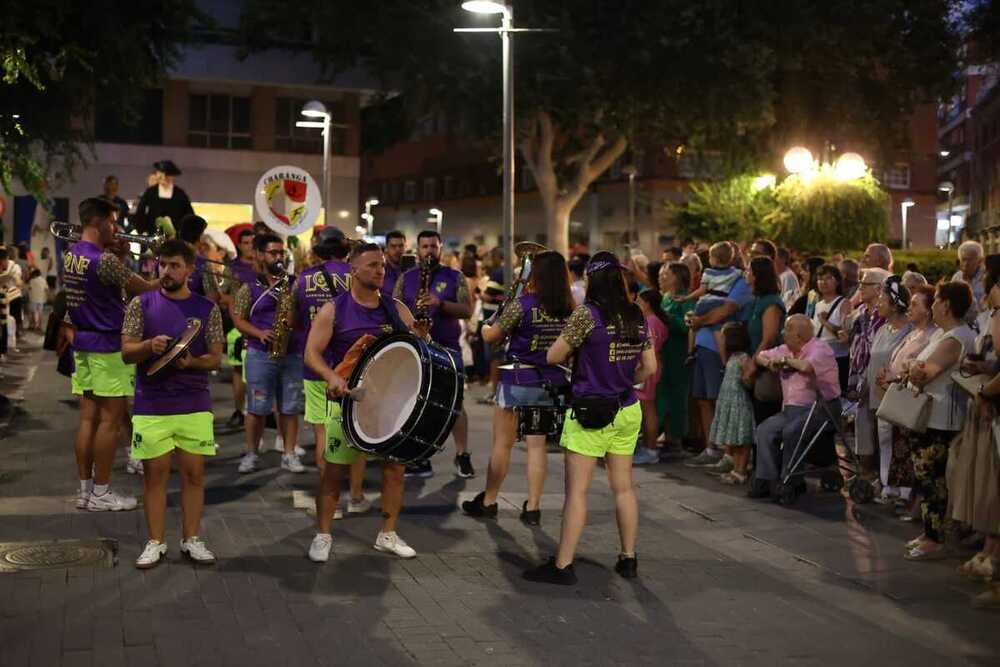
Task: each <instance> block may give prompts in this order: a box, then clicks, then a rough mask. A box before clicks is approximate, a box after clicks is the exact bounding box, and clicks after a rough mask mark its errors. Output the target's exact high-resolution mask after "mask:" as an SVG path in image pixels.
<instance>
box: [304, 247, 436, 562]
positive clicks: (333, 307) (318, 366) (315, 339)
mask: <svg viewBox="0 0 1000 667" xmlns="http://www.w3.org/2000/svg"><path fill="white" fill-rule="evenodd" d="M384 280H385V256H384V255H383V254H382V248H381V247H379V246H378V245H377V244H375V243H362V244H360V245H358V246H356V247H355V248H354V250H353V251H352V253H351V287H350V290H348V291H346V292H343V293H341V294H339V295H338V296H337V297H336V298H335V299H334V300H333V301H332V302H329V303H327V304H326V305H324V306H323V307H322V308H321V309H320V311H319V313H317V315H316V318H315V319H314V320H313V324H312V328H311V329H310V331H309V338H308V340H307V341H306V352H305V360H306V364H308V366H309V368H311V369H312V370H313V371H314V372H315V373H316V374H317V375H319V376H320V377H321V378H323V380H325V381H326V386H327V391H328V393H329V394H330V396H332V397H333V398H334V399H339V398H342V397H343V396H345V395H346V394H347V391H348V388H347V381H346V380H345V379H344V378H343V377H341V376H340V375H339V374H338V373H337V372H336V371H335V370H334V369H335V368H336V367H337V365H338V364H339V363H340V362H341V361H343V360H344V357H345V356H346V355H347V353H348V352H349V351H352V349H351V348H352V347H353V346H354V345H355V343H358V342H359V341H363V340H364V339H365V338H366V337H367V340H368V341H372V340H374V339H375V338H377V337H379V336H382V335H384V334H389V333H392V332H393V331H396V330H400V329H404V330H405V329H413V326H414V322H413V317H412V315H410V312H409V311H408V310H407V309H406V307H405V306H402V305H401V304H397V303H395V302H394V301H393V300H392V299H390V298H388V297H386V296H384V295H382V294H381V289H382V284H383V281H384ZM421 335H423V334H421ZM362 344H363V343H362ZM357 349H358V348H355V349H354V350H353V351H352V352H356V351H357ZM367 400H371V401H377V400H378V397H377V396H370V397H367ZM340 416H341V409H340V403H339V402H331V404H330V413H329V419H328V421H327V422H326V425H327V429H326V442H327V444H326V448H325V450H324V454H323V456H324V459H325V460H326V464H327V465H326V466H325V467H324V468H323V471H322V477H321V479H320V487H319V491H318V492H317V493H316V527H317V529H316V537H314V538H313V541H312V544H310V546H309V559H310V560H312V561H314V562H317V563H324V562H326V561H327V560H328V559H329V557H330V549H331V548H332V547H333V537H332V536H331V535H330V524H331V522H332V521H333V514H334V510H335V508H336V507H337V501H338V499H339V497H340V487H341V483H342V482H343V479H344V475H345V474H347V472H348V470H350V468H351V466H352V465H353V464H354V462H355V461H357V460H358V459H360V458H362V457H363V456H364V454H363V453H362V452H361V451H360V450H357V449H354V448H353V447H351V446H350V445H349V444H348V443H347V440H346V439H345V438H344V430H343V427H342V425H341V421H340ZM404 472H405V466H404V465H403V464H401V463H389V462H387V461H386V462H383V463H382V529H381V530H380V531H379V534H378V537H377V538H376V540H375V545H374V546H375V549H376V550H378V551H383V552H386V553H392V554H395V555H397V556H399V557H401V558H413V557H414V556H416V555H417V552H416V551H414V550H413V549H412V548H411V547H410V546H409V545H408V544H406V542H404V541H403V540H402V538H400V537H399V536H398V535H397V534H396V521H397V519H398V518H399V513H400V511H401V510H402V507H403V484H404V478H403V475H404Z"/></svg>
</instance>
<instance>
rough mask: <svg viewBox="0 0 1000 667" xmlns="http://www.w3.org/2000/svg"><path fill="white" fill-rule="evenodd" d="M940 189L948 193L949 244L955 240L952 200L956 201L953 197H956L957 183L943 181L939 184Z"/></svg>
mask: <svg viewBox="0 0 1000 667" xmlns="http://www.w3.org/2000/svg"><path fill="white" fill-rule="evenodd" d="M938 190H940V191H941V192H946V193H948V237H947V244H948V245H951V243H952V240H953V238H952V226H951V216H952V202H953V201H954V199H953V197H954V194H955V184H954V183H952V182H951V181H944V182H943V183H941V184H940V185H938Z"/></svg>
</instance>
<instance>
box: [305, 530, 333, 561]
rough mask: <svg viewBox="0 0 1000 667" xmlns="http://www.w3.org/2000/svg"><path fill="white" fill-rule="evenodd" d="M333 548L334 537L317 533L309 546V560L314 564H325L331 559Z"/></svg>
mask: <svg viewBox="0 0 1000 667" xmlns="http://www.w3.org/2000/svg"><path fill="white" fill-rule="evenodd" d="M331 548H333V536H332V535H330V534H329V533H316V537H314V538H313V541H312V544H310V545H309V560H311V561H312V562H314V563H325V562H326V561H328V560H329V559H330V549H331Z"/></svg>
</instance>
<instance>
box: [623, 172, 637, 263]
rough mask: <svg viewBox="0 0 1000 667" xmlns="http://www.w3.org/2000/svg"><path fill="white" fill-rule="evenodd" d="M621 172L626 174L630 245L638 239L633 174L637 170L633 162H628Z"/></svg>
mask: <svg viewBox="0 0 1000 667" xmlns="http://www.w3.org/2000/svg"><path fill="white" fill-rule="evenodd" d="M622 173H624V174H625V175H626V176H628V242H629V245H631V244H632V243H638V241H639V234H638V233H637V232H636V229H635V176H636V174H638V173H639V170H638V169H636V168H635V165H634V164H629V165H626V166H625V167H624V168H623V169H622Z"/></svg>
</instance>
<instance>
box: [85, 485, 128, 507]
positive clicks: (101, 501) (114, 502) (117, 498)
mask: <svg viewBox="0 0 1000 667" xmlns="http://www.w3.org/2000/svg"><path fill="white" fill-rule="evenodd" d="M138 506H139V502H138V501H137V500H136V499H135V498H133V497H132V496H125V495H122V494H120V493H118V492H117V491H114V490H112V489H108V490H107V492H106V493H105V494H104V495H103V496H99V495H97V494H96V493H91V494H90V500H89V501H88V502H87V509H88V510H89V511H91V512H127V511H129V510H134V509H135V508H136V507H138Z"/></svg>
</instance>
